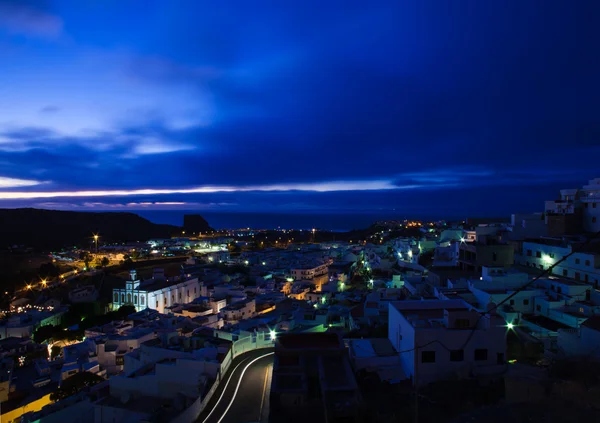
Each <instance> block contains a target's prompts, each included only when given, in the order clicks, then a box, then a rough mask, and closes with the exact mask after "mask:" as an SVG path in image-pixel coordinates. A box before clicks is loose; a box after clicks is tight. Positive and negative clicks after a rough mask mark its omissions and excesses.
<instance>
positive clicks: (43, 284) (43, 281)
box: [42, 279, 47, 288]
mask: <svg viewBox="0 0 600 423" xmlns="http://www.w3.org/2000/svg"><path fill="white" fill-rule="evenodd" d="M46 283H47V281H46V279H42V286H43V287H44V288H45V287H46Z"/></svg>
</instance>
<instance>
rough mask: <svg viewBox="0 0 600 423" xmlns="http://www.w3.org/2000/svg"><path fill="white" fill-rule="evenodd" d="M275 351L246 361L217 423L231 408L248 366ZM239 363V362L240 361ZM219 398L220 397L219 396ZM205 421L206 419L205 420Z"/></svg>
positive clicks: (218, 422) (219, 422)
mask: <svg viewBox="0 0 600 423" xmlns="http://www.w3.org/2000/svg"><path fill="white" fill-rule="evenodd" d="M273 354H275V353H272V352H270V353H267V354H264V355H261V356H260V357H256V358H255V359H254V360H252V361H251V362H250V363H248V364H247V365H246V367H244V370H243V371H242V374H241V375H240V380H238V383H237V386H236V387H235V392H234V393H233V397H231V401H229V405H228V406H227V408H226V409H225V411H224V412H223V415H222V416H221V418H220V419H219V420H218V421H217V423H221V422H222V421H223V419H224V418H225V416H226V415H227V412H228V411H229V409H230V408H231V406H232V405H233V402H234V401H235V397H236V395H237V393H238V391H239V389H240V385H241V384H242V380H243V379H244V373H246V370H248V367H250V366H251V365H252V364H254V362H256V361H258V360H260V359H261V358H265V357H267V356H270V355H273ZM240 364H241V363H240ZM219 400H220V398H219ZM205 422H206V420H205Z"/></svg>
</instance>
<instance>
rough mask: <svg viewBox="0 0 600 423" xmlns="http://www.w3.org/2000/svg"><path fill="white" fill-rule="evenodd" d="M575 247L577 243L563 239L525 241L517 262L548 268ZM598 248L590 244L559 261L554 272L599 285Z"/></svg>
mask: <svg viewBox="0 0 600 423" xmlns="http://www.w3.org/2000/svg"><path fill="white" fill-rule="evenodd" d="M573 248H575V249H576V250H577V249H578V246H577V244H574V245H573V244H571V243H568V242H566V241H564V240H562V239H552V238H545V239H540V240H538V241H535V242H523V247H522V251H521V253H520V254H515V262H516V263H518V264H521V265H525V266H529V267H535V268H538V269H540V270H542V269H547V268H548V267H549V266H551V265H553V264H554V263H556V262H557V261H558V260H560V259H562V258H563V257H564V256H566V255H568V254H571V252H572V251H573ZM597 250H598V249H597V248H596V249H594V245H593V244H590V245H588V246H586V247H584V250H581V251H578V252H576V253H573V255H571V256H570V257H569V258H567V259H566V260H565V261H563V262H561V263H559V264H558V265H557V266H555V267H554V268H553V271H552V272H553V273H554V274H555V275H557V276H562V277H565V278H570V279H575V280H576V281H581V282H585V283H588V284H590V285H595V286H597V285H598V282H599V281H600V254H599V253H598V252H597Z"/></svg>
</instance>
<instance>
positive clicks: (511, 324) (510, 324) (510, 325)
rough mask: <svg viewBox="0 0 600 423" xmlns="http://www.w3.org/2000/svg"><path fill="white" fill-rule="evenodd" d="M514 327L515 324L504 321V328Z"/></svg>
mask: <svg viewBox="0 0 600 423" xmlns="http://www.w3.org/2000/svg"><path fill="white" fill-rule="evenodd" d="M514 327H515V325H514V324H513V323H511V322H507V323H506V328H507V329H508V330H512V329H514Z"/></svg>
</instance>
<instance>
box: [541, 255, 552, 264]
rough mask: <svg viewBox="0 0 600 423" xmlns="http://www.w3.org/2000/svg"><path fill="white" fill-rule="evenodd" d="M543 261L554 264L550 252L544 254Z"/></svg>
mask: <svg viewBox="0 0 600 423" xmlns="http://www.w3.org/2000/svg"><path fill="white" fill-rule="evenodd" d="M542 261H543V262H544V263H546V264H552V257H550V256H549V255H548V254H543V255H542Z"/></svg>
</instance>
